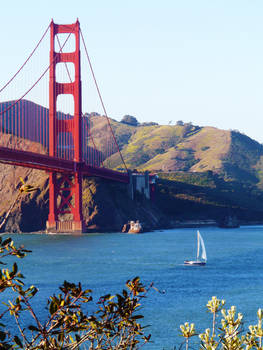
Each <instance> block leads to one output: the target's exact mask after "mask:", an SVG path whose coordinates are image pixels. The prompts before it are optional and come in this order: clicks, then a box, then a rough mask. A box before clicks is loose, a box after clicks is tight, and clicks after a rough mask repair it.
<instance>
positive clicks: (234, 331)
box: [180, 297, 263, 350]
mask: <svg viewBox="0 0 263 350" xmlns="http://www.w3.org/2000/svg"><path fill="white" fill-rule="evenodd" d="M224 305H225V301H224V300H220V299H218V298H217V297H212V299H211V300H209V301H208V303H207V305H206V306H207V309H208V311H209V312H210V313H211V314H212V327H211V328H207V329H206V330H205V331H204V332H203V333H200V334H198V333H197V332H196V328H195V324H194V323H191V324H189V323H188V322H185V324H184V325H181V326H180V330H181V335H182V336H183V337H184V339H185V349H186V350H188V349H189V347H190V345H189V343H190V338H192V337H194V336H198V337H199V339H200V344H198V348H199V349H202V350H216V349H218V350H242V349H244V350H250V349H255V350H262V340H263V328H262V319H263V310H262V309H258V312H257V317H258V322H257V324H256V325H250V326H249V327H248V331H244V329H243V315H242V314H241V313H237V311H236V307H235V306H231V308H230V309H229V310H226V309H225V308H224ZM219 312H221V315H222V318H221V322H220V325H219V326H218V327H217V322H216V318H217V316H218V313H219Z"/></svg>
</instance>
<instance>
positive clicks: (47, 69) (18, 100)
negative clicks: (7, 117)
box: [0, 25, 71, 115]
mask: <svg viewBox="0 0 263 350" xmlns="http://www.w3.org/2000/svg"><path fill="white" fill-rule="evenodd" d="M49 26H50V25H49ZM70 35H71V33H69V35H68V36H67V39H66V40H65V42H64V44H63V45H62V48H61V50H60V51H59V52H56V54H55V57H54V59H53V60H52V62H51V63H50V64H49V66H48V67H47V68H46V69H45V71H44V73H42V74H41V75H40V77H39V78H38V79H37V80H36V81H35V83H34V84H33V85H32V86H31V87H30V88H29V89H28V90H27V91H26V92H25V93H24V94H23V95H22V96H21V97H20V98H19V99H17V100H16V101H15V102H14V103H13V104H12V105H10V106H9V107H7V108H6V109H5V110H4V111H2V112H0V115H3V114H4V113H6V112H7V111H9V110H10V109H11V108H13V107H14V106H15V105H16V104H17V103H18V102H20V101H21V100H22V99H23V98H24V97H25V96H26V95H27V94H28V93H29V92H30V91H31V90H32V89H33V88H34V87H35V86H36V85H37V84H38V83H39V82H40V80H41V79H42V78H43V77H44V75H45V74H46V73H47V72H48V71H49V69H50V67H51V65H52V64H53V63H54V62H55V61H56V59H57V55H58V54H59V53H60V52H61V51H62V49H63V47H64V46H65V45H66V43H67V41H68V39H69V37H70Z"/></svg>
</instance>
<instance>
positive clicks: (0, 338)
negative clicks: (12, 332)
mask: <svg viewBox="0 0 263 350" xmlns="http://www.w3.org/2000/svg"><path fill="white" fill-rule="evenodd" d="M5 338H6V333H5V332H2V331H0V340H1V341H4V340H5Z"/></svg>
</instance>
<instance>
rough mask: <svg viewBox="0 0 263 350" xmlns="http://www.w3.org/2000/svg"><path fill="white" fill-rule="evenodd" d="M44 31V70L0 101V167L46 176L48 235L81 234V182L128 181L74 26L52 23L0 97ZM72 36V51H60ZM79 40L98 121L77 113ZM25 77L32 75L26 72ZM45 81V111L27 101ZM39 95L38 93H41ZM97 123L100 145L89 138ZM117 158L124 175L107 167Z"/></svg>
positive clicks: (79, 75) (78, 27) (82, 226)
mask: <svg viewBox="0 0 263 350" xmlns="http://www.w3.org/2000/svg"><path fill="white" fill-rule="evenodd" d="M48 32H50V56H49V63H48V66H47V67H45V69H44V70H43V72H42V73H41V74H40V75H39V76H38V77H37V78H36V79H35V80H33V81H31V82H30V84H29V86H28V87H26V91H25V92H22V93H20V96H19V97H18V98H16V99H13V100H6V101H3V100H2V101H3V102H1V103H0V134H1V135H0V136H1V137H0V140H1V141H0V162H2V163H8V164H12V165H18V166H23V167H29V168H34V169H40V170H45V171H48V172H49V216H48V221H47V230H49V231H54V232H83V231H84V230H85V227H84V221H83V217H82V177H83V176H84V175H87V176H98V177H102V178H106V179H110V180H115V181H120V182H124V183H128V182H129V176H128V172H127V168H126V165H125V163H124V161H123V158H122V155H121V153H120V150H119V148H118V144H117V142H116V139H115V136H114V133H113V130H112V127H111V124H110V120H109V118H108V116H107V113H106V110H105V107H104V104H103V101H102V98H101V94H100V91H99V88H98V84H97V82H96V79H95V75H94V72H93V69H92V66H91V62H90V59H89V56H88V52H87V48H86V44H85V41H84V37H83V35H82V32H81V30H80V25H79V22H78V21H77V22H76V23H74V24H68V25H60V24H55V23H54V22H53V20H52V21H51V23H50V25H49V26H48V28H47V30H46V31H45V33H44V35H43V36H42V38H41V39H40V41H39V42H38V44H37V45H36V47H35V49H34V50H33V51H32V53H31V54H30V55H29V57H28V58H27V60H26V61H25V63H24V64H23V65H22V66H21V67H20V68H19V70H18V71H17V72H16V73H15V74H14V75H13V76H12V78H11V79H10V80H9V81H8V82H7V83H6V84H5V85H4V86H3V87H2V88H1V89H0V93H1V98H2V95H3V94H4V92H5V91H6V90H7V89H8V88H9V87H10V86H11V84H12V83H14V81H15V80H17V79H18V76H19V75H20V74H22V72H23V71H25V67H26V66H27V65H28V64H29V62H30V61H31V60H32V58H33V56H34V55H35V54H36V52H37V51H38V49H39V47H40V46H41V43H42V41H43V40H44V38H45V37H46V36H47V33H48ZM61 34H63V35H64V39H65V40H64V42H61V41H60V40H59V36H60V35H61ZM72 37H73V39H74V40H73V42H74V45H73V46H74V49H73V51H68V50H65V48H66V46H67V42H68V41H69V39H70V38H71V39H72ZM81 40H82V44H83V47H84V53H85V54H86V59H87V62H88V65H89V67H90V70H91V76H92V77H93V78H94V82H95V87H96V89H97V91H98V96H99V100H100V101H101V104H102V108H103V112H104V116H100V117H99V118H93V117H92V116H91V115H87V114H85V115H83V114H82V82H81V59H80V42H81ZM62 66H63V69H64V72H65V73H64V74H65V75H64V76H63V78H61V74H60V71H59V69H60V70H61V69H62ZM58 67H59V69H58ZM29 72H30V71H29ZM72 72H73V74H72ZM29 74H30V75H31V72H30V73H29ZM47 76H49V85H48V86H49V88H48V96H49V101H48V104H47V106H46V107H45V106H44V105H41V104H38V103H35V102H32V101H30V100H29V98H28V97H29V96H30V94H32V92H33V91H34V90H35V89H37V88H39V85H40V82H41V81H45V79H46V77H47ZM65 76H66V77H67V79H65ZM46 81H47V79H46ZM39 94H40V95H41V94H43V93H42V92H41V91H40V93H39ZM68 95H70V96H72V97H73V111H72V113H67V112H64V111H63V112H62V111H59V110H58V99H59V98H60V97H61V96H68ZM96 121H99V123H102V124H103V128H102V130H103V137H102V138H100V143H98V142H96V135H95V136H94V135H92V130H94V129H95V128H94V123H95V122H96ZM101 140H103V141H101ZM116 154H119V156H120V157H121V159H122V161H123V168H124V169H125V171H124V172H120V171H114V170H112V169H110V168H108V167H107V166H106V165H107V162H108V160H109V159H110V157H111V156H112V155H115V156H116ZM64 214H69V215H68V216H67V217H69V219H68V220H67V221H65V220H63V221H62V220H61V217H62V216H63V215H64Z"/></svg>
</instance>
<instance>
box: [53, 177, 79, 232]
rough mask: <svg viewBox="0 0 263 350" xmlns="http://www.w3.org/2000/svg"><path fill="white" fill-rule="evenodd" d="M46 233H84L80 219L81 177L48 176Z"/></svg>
mask: <svg viewBox="0 0 263 350" xmlns="http://www.w3.org/2000/svg"><path fill="white" fill-rule="evenodd" d="M46 229H47V232H53V233H65V232H66V233H75V234H79V233H82V232H84V230H85V225H84V221H83V217H82V175H81V173H80V172H75V173H74V175H73V174H72V175H70V174H57V173H53V172H52V173H50V174H49V215H48V221H47V223H46Z"/></svg>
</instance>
